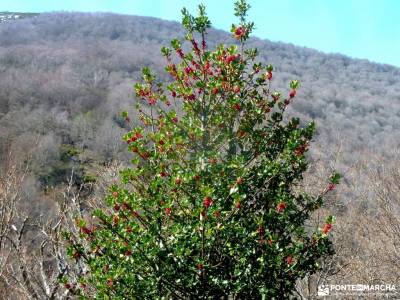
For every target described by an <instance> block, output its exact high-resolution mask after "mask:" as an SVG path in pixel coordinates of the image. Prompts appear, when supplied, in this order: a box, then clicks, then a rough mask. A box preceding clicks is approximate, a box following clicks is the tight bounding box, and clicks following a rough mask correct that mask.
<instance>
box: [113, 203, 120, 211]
mask: <svg viewBox="0 0 400 300" xmlns="http://www.w3.org/2000/svg"><path fill="white" fill-rule="evenodd" d="M119 209H120V206H119V205H118V204H117V203H116V204H114V210H115V211H119Z"/></svg>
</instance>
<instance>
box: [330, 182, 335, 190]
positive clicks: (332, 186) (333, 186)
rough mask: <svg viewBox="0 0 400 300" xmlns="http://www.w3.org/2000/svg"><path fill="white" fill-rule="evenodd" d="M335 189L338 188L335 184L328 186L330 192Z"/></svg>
mask: <svg viewBox="0 0 400 300" xmlns="http://www.w3.org/2000/svg"><path fill="white" fill-rule="evenodd" d="M335 187H336V185H335V184H334V183H330V184H329V185H328V191H332V190H333V189H334V188H335Z"/></svg>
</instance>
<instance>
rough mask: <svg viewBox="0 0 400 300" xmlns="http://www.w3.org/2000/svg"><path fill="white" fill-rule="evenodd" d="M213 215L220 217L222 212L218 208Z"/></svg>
mask: <svg viewBox="0 0 400 300" xmlns="http://www.w3.org/2000/svg"><path fill="white" fill-rule="evenodd" d="M213 215H214V217H216V218H219V217H220V216H221V212H220V211H219V210H216V211H215V212H214V213H213Z"/></svg>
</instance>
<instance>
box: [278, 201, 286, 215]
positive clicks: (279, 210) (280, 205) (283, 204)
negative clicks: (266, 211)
mask: <svg viewBox="0 0 400 300" xmlns="http://www.w3.org/2000/svg"><path fill="white" fill-rule="evenodd" d="M285 208H286V203H285V202H279V203H278V205H277V206H276V211H277V212H278V213H282V212H283V211H284V210H285Z"/></svg>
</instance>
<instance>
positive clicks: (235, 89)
mask: <svg viewBox="0 0 400 300" xmlns="http://www.w3.org/2000/svg"><path fill="white" fill-rule="evenodd" d="M233 92H234V93H236V94H237V93H239V92H240V86H238V85H235V86H234V87H233Z"/></svg>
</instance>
